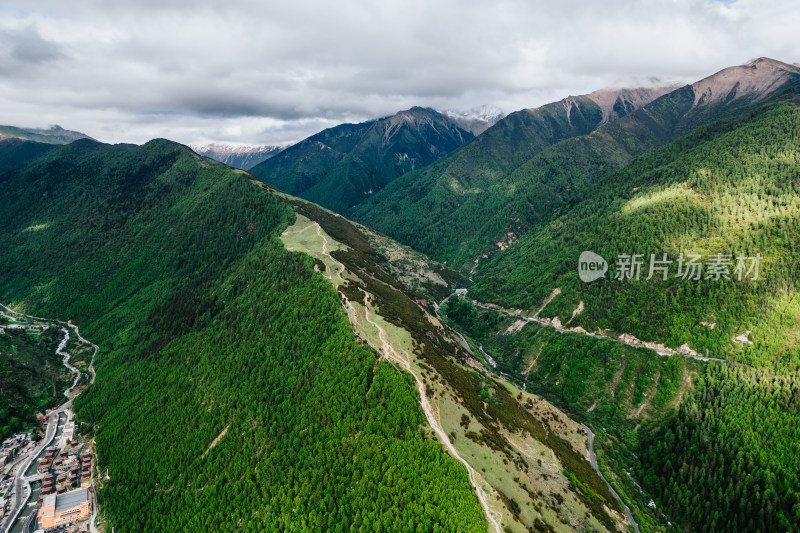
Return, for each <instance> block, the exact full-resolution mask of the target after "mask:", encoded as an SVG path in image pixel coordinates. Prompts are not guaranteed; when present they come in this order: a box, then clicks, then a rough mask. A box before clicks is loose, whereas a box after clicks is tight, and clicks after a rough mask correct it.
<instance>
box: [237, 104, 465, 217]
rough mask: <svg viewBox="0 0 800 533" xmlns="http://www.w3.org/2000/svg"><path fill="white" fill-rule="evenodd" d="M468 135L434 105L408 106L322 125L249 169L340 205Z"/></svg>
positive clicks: (297, 191)
mask: <svg viewBox="0 0 800 533" xmlns="http://www.w3.org/2000/svg"><path fill="white" fill-rule="evenodd" d="M472 137H473V135H472V133H470V132H468V131H466V130H464V129H462V128H460V127H459V126H457V125H456V124H455V122H453V121H452V120H451V119H449V118H448V117H446V116H445V115H443V114H441V113H439V112H438V111H435V110H433V109H430V108H422V107H413V108H411V109H408V110H405V111H400V112H398V113H396V114H394V115H391V116H388V117H384V118H380V119H375V120H371V121H367V122H362V123H360V124H341V125H339V126H335V127H333V128H329V129H326V130H323V131H322V132H320V133H317V134H315V135H312V136H311V137H308V138H307V139H304V140H302V141H300V142H299V143H297V144H294V145H292V146H291V147H289V148H287V149H286V150H283V151H282V152H280V153H279V154H277V155H276V156H275V157H272V158H270V159H268V160H267V161H264V162H263V163H260V164H259V165H256V166H255V167H253V168H251V169H250V172H251V173H252V174H253V175H255V176H257V177H258V178H259V179H261V180H262V181H265V182H267V183H270V184H272V185H275V186H276V187H278V188H279V189H281V190H284V191H286V192H288V193H290V194H293V195H296V196H300V197H301V198H305V199H308V200H311V201H314V202H316V203H319V204H320V205H323V206H325V207H328V208H331V209H335V210H343V209H347V208H349V207H350V206H351V205H353V204H355V203H358V202H360V201H361V200H363V198H365V197H367V196H369V195H371V194H374V193H375V192H377V191H378V190H380V189H381V188H383V187H384V186H385V185H386V184H387V183H390V182H391V181H393V180H394V179H396V178H397V177H399V176H401V175H403V174H404V173H406V172H408V171H411V170H413V169H415V168H418V167H421V166H424V165H426V164H428V163H430V162H433V161H435V160H437V159H439V158H441V157H442V156H444V155H446V154H447V153H449V152H451V151H452V150H454V149H455V148H457V147H458V146H460V145H461V144H463V142H464V141H466V140H469V139H471V138H472Z"/></svg>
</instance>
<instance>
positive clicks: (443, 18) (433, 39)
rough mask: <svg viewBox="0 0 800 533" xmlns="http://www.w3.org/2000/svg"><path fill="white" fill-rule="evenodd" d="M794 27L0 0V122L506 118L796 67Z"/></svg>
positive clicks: (119, 128)
mask: <svg viewBox="0 0 800 533" xmlns="http://www.w3.org/2000/svg"><path fill="white" fill-rule="evenodd" d="M797 20H800V5H798V4H797V3H796V2H793V1H774V2H759V1H756V0H739V1H737V2H733V3H723V2H716V1H709V0H672V1H663V0H662V1H644V2H630V1H628V0H610V1H607V2H602V3H601V2H590V1H576V0H572V1H567V2H559V3H557V4H556V3H554V2H548V3H545V2H541V1H537V2H534V1H522V0H520V1H513V0H510V1H503V2H496V3H492V4H490V3H488V2H478V1H474V0H458V1H456V0H443V1H438V2H436V1H434V2H431V1H430V0H427V1H422V0H406V1H404V2H398V1H395V0H384V1H382V2H369V1H366V0H363V1H343V2H335V3H334V2H319V1H313V0H306V1H295V2H291V3H289V2H263V1H258V0H226V2H222V3H220V2H210V1H208V0H205V1H204V0H199V1H193V2H187V1H182V0H158V1H156V0H137V1H136V2H125V3H122V2H118V3H113V4H112V5H109V3H108V2H102V1H100V0H83V1H80V0H76V1H74V2H69V3H65V2H55V1H40V2H30V1H29V0H28V1H21V0H6V1H5V2H4V3H3V6H2V7H0V74H1V76H0V117H1V118H0V123H10V124H14V125H22V126H26V125H31V126H35V125H47V124H49V123H58V124H61V125H62V126H64V127H66V128H70V129H77V130H81V131H84V132H86V133H88V134H89V135H92V136H93V137H95V138H98V139H101V140H107V141H112V142H121V141H129V142H143V141H146V140H148V139H149V138H152V137H156V136H164V137H168V138H171V139H175V140H177V141H180V142H185V143H195V142H208V141H228V142H246V143H281V142H286V141H290V140H297V139H300V138H302V137H305V136H307V135H309V134H311V133H314V132H316V131H318V130H319V129H321V128H324V127H328V126H330V125H333V124H336V123H339V122H342V121H355V120H363V119H366V118H370V117H376V116H382V115H388V114H391V113H393V112H395V111H398V110H400V109H404V108H408V107H411V106H412V105H431V106H434V107H438V108H451V109H452V108H465V109H468V108H473V107H477V106H480V105H482V104H492V105H496V106H499V107H500V108H501V109H503V110H504V111H506V112H509V111H513V110H515V109H520V108H523V107H531V106H536V105H541V104H543V103H546V102H548V101H552V100H556V99H558V98H561V97H563V96H566V95H567V94H581V93H585V92H589V91H592V90H595V89H598V88H601V87H605V86H619V85H622V84H629V83H635V82H636V81H635V80H648V79H649V78H650V77H653V76H657V77H659V78H661V79H665V80H679V81H692V80H695V79H698V78H700V77H703V76H705V75H709V74H711V73H713V72H715V71H717V70H719V69H721V68H724V67H726V66H730V65H734V64H740V63H743V62H745V61H747V60H748V59H751V58H754V57H758V56H769V57H774V58H775V59H779V60H784V61H789V62H793V61H798V60H800V41H798V40H797V39H796V24H795V22H796V21H797Z"/></svg>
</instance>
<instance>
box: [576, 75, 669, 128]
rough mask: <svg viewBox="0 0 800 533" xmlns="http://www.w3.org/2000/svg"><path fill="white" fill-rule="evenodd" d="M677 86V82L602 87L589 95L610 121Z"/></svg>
mask: <svg viewBox="0 0 800 533" xmlns="http://www.w3.org/2000/svg"><path fill="white" fill-rule="evenodd" d="M677 88H678V85H677V84H665V85H663V86H660V87H659V86H656V87H638V88H634V89H600V90H599V91H595V92H593V93H590V94H588V95H587V96H588V97H589V98H590V99H591V100H592V101H593V102H594V103H596V104H597V105H599V106H600V109H602V110H603V122H608V121H609V120H614V119H617V118H620V117H623V116H625V115H627V114H628V113H631V112H633V111H636V110H637V109H639V108H641V107H644V106H646V105H647V104H649V103H650V102H652V101H653V100H655V99H656V98H658V97H660V96H663V95H665V94H667V93H669V92H672V91H674V90H675V89H677Z"/></svg>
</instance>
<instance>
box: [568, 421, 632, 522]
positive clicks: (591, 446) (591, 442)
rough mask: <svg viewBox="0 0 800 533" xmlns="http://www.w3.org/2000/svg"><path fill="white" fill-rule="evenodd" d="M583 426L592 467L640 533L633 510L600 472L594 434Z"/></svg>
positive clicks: (587, 427)
mask: <svg viewBox="0 0 800 533" xmlns="http://www.w3.org/2000/svg"><path fill="white" fill-rule="evenodd" d="M581 426H583V430H584V431H585V432H586V435H587V436H588V437H589V445H588V448H589V463H590V464H591V465H592V468H594V470H595V472H597V474H598V475H599V476H600V479H602V480H603V482H604V483H605V484H606V487H608V490H609V491H610V492H611V495H612V496H614V499H616V500H617V501H618V502H619V504H620V505H621V506H622V508H623V509H624V510H625V518H627V519H628V523H629V524H630V525H631V526H633V529H634V531H636V533H640V532H639V524H637V523H636V520H634V519H633V515H632V514H631V510H630V509H629V508H628V506H627V505H625V502H623V501H622V498H620V497H619V494H617V491H615V490H614V487H612V486H611V484H610V483H609V482H608V481H606V478H605V477H603V473H602V472H600V468H598V466H597V456H596V455H595V453H594V433H593V432H592V430H591V429H589V426H587V425H586V424H581Z"/></svg>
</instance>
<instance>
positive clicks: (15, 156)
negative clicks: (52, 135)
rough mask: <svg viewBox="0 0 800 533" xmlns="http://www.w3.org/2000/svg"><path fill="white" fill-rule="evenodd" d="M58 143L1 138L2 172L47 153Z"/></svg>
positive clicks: (0, 159)
mask: <svg viewBox="0 0 800 533" xmlns="http://www.w3.org/2000/svg"><path fill="white" fill-rule="evenodd" d="M55 147H56V145H54V144H47V143H41V142H34V141H24V140H22V139H16V138H13V139H2V140H0V172H3V171H5V170H10V169H12V168H17V167H21V166H22V165H24V164H25V163H27V162H29V161H33V160H34V159H36V158H37V157H39V156H41V155H44V154H46V153H47V152H49V151H50V150H52V149H53V148H55Z"/></svg>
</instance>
